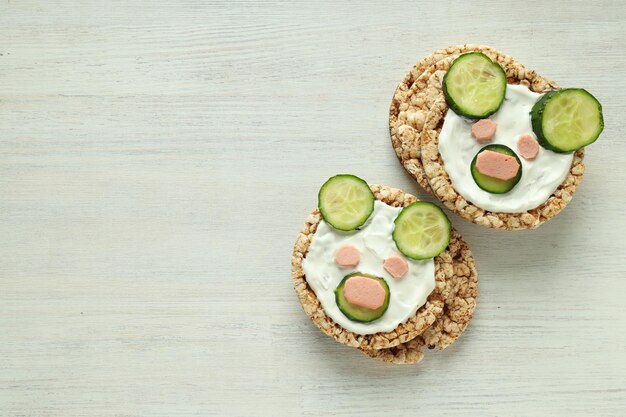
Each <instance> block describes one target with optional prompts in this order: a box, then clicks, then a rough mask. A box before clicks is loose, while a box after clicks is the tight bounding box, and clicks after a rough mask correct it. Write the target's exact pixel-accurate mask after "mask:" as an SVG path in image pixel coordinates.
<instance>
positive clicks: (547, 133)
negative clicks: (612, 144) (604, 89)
mask: <svg viewBox="0 0 626 417" xmlns="http://www.w3.org/2000/svg"><path fill="white" fill-rule="evenodd" d="M530 118H531V122H532V125H533V131H534V132H535V135H536V136H537V141H538V142H539V144H540V145H541V146H543V147H544V148H546V149H549V150H551V151H554V152H558V153H569V152H574V151H576V150H578V149H580V148H582V147H584V146H587V145H590V144H592V143H593V142H595V141H596V139H598V136H600V133H602V130H603V129H604V118H603V116H602V105H601V104H600V102H599V101H598V100H597V99H596V98H595V97H594V96H592V95H591V94H590V93H589V92H588V91H587V90H584V89H582V88H565V89H563V90H558V91H551V92H549V93H547V94H545V95H544V96H543V97H541V99H539V100H538V101H537V103H535V105H534V106H533V108H532V110H531V111H530Z"/></svg>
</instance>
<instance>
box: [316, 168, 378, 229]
mask: <svg viewBox="0 0 626 417" xmlns="http://www.w3.org/2000/svg"><path fill="white" fill-rule="evenodd" d="M318 207H319V209H320V213H322V217H324V220H325V221H326V223H328V224H330V225H331V226H332V227H334V228H335V229H338V230H343V231H349V230H354V229H356V228H357V227H360V226H362V225H363V224H364V223H365V222H366V221H367V219H368V218H369V217H370V215H371V214H372V212H373V211H374V193H372V190H370V187H369V185H367V183H366V182H365V181H363V180H362V179H361V178H359V177H355V176H354V175H347V174H342V175H335V176H334V177H331V178H330V179H329V180H328V181H326V182H325V183H324V185H322V188H320V192H319V194H318Z"/></svg>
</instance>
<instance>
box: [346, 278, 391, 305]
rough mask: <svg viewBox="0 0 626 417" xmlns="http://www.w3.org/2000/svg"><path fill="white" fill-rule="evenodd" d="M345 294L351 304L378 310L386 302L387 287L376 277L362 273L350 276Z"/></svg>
mask: <svg viewBox="0 0 626 417" xmlns="http://www.w3.org/2000/svg"><path fill="white" fill-rule="evenodd" d="M343 296H344V297H345V298H346V301H347V302H349V303H350V304H354V305H356V306H359V307H365V308H369V309H372V310H376V309H377V308H379V307H381V306H382V305H383V304H384V303H385V289H384V288H383V286H382V284H381V283H380V282H378V281H377V280H375V279H372V278H368V277H363V276H360V275H356V276H353V277H351V278H348V280H347V281H346V283H345V284H344V286H343Z"/></svg>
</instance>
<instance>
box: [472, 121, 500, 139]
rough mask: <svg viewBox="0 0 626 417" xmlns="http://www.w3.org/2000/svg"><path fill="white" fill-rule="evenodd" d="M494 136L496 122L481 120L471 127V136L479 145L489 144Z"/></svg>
mask: <svg viewBox="0 0 626 417" xmlns="http://www.w3.org/2000/svg"><path fill="white" fill-rule="evenodd" d="M495 135H496V122H494V121H493V120H491V119H481V120H479V121H477V122H476V123H474V124H473V125H472V136H474V137H475V138H476V140H477V141H478V142H480V143H485V142H489V141H490V140H491V139H493V137H494V136H495Z"/></svg>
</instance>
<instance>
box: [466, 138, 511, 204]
mask: <svg viewBox="0 0 626 417" xmlns="http://www.w3.org/2000/svg"><path fill="white" fill-rule="evenodd" d="M483 151H493V152H499V153H501V154H504V155H508V156H513V157H515V159H517V163H518V164H519V171H517V175H516V176H515V178H511V179H510V180H507V181H503V180H500V179H498V178H493V177H488V176H487V175H484V174H481V173H480V172H479V171H478V169H477V168H476V160H477V159H478V155H479V154H480V153H481V152H483ZM471 171H472V177H473V178H474V181H475V182H476V185H478V186H479V187H480V188H481V189H483V190H485V191H487V192H488V193H492V194H504V193H508V192H509V191H511V190H512V189H513V187H515V186H516V185H517V183H518V182H519V180H520V179H521V178H522V162H521V161H520V159H519V157H518V156H517V155H516V154H515V152H513V150H512V149H511V148H509V147H508V146H505V145H487V146H485V147H484V148H482V149H481V150H480V151H478V153H477V154H476V156H475V157H474V159H472V164H471Z"/></svg>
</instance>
